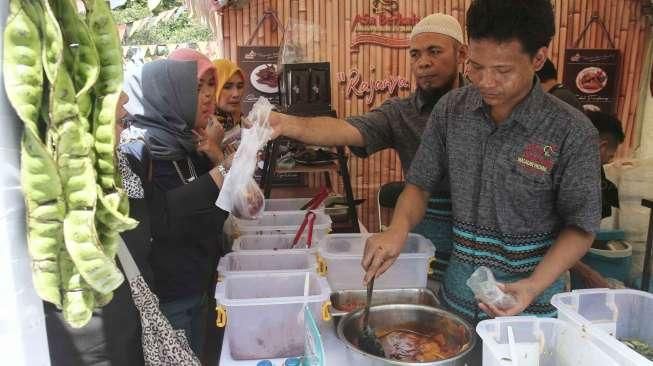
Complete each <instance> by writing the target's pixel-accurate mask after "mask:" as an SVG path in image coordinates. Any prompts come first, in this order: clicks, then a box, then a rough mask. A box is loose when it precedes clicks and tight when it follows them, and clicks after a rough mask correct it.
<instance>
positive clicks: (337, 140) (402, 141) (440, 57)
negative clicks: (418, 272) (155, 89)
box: [270, 13, 467, 278]
mask: <svg viewBox="0 0 653 366" xmlns="http://www.w3.org/2000/svg"><path fill="white" fill-rule="evenodd" d="M409 52H410V65H411V70H412V73H413V75H414V76H415V79H416V81H417V90H415V92H414V93H412V94H410V95H409V96H408V97H406V98H391V99H389V100H386V101H385V102H384V103H383V104H381V105H380V106H378V107H376V108H374V109H372V110H371V111H369V112H368V113H365V114H363V115H360V116H351V117H347V118H346V119H344V120H341V119H336V118H331V117H313V118H301V117H295V116H289V115H284V114H280V113H272V114H271V115H270V125H271V126H272V128H273V129H274V130H275V133H276V135H283V136H287V137H290V138H293V139H296V140H299V141H301V142H304V143H309V144H312V145H320V146H343V145H348V146H349V147H350V149H351V151H352V152H353V153H354V154H356V155H357V156H359V157H368V156H369V155H371V154H373V153H375V152H377V151H380V150H383V149H388V148H392V149H395V150H396V151H397V153H398V154H399V159H400V160H401V165H402V167H403V170H404V173H407V172H408V168H409V167H410V164H411V162H412V160H413V157H414V156H415V152H416V151H417V147H418V146H419V142H420V139H421V136H422V132H423V131H424V127H425V126H426V121H427V119H428V117H429V115H430V114H431V111H432V110H433V106H435V104H436V103H437V101H438V100H439V99H440V97H442V96H443V95H444V94H446V93H447V92H449V91H450V90H452V89H454V88H458V87H460V86H462V85H463V84H464V79H463V78H462V76H461V75H460V74H459V72H458V70H459V66H460V65H461V64H462V63H463V61H464V60H465V58H466V55H467V46H465V45H464V44H463V32H462V28H461V27H460V24H459V23H458V21H457V20H456V19H455V18H453V17H451V16H449V15H445V14H439V13H438V14H431V15H429V16H427V17H425V18H424V19H422V20H421V21H420V22H419V23H418V24H416V25H415V27H414V28H413V30H412V33H411V36H410V51H409ZM414 232H417V233H419V234H422V235H424V236H425V237H427V238H428V239H430V240H431V241H432V242H433V244H434V245H435V248H436V254H435V256H436V258H437V259H436V268H435V274H436V278H438V277H437V275H438V274H443V273H444V270H445V269H446V265H447V263H448V261H449V256H450V254H451V248H452V245H451V200H450V198H449V187H448V183H447V180H446V178H443V179H442V180H441V181H440V182H438V188H437V190H435V191H434V192H433V195H432V196H431V199H430V200H429V204H428V208H427V213H426V216H425V218H424V220H423V221H422V222H421V223H420V225H419V226H417V227H416V228H415V229H414Z"/></svg>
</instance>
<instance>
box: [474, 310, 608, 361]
mask: <svg viewBox="0 0 653 366" xmlns="http://www.w3.org/2000/svg"><path fill="white" fill-rule="evenodd" d="M508 327H511V328H512V332H513V335H514V346H513V350H514V356H513V353H512V352H511V346H510V342H509V337H508V333H509V331H508ZM476 332H477V333H478V335H479V336H480V337H481V339H482V340H483V366H511V365H519V366H533V365H539V366H598V365H600V366H618V365H619V364H618V363H617V362H616V361H615V360H614V359H612V358H611V357H610V355H609V353H608V352H607V350H602V349H601V348H600V347H598V346H597V345H596V344H593V343H592V342H590V340H589V339H588V338H587V336H586V335H584V334H583V333H582V332H581V331H580V329H578V328H577V327H574V326H573V325H571V324H568V323H566V322H563V321H561V320H558V319H551V318H537V317H533V316H518V317H503V318H496V319H491V320H483V321H482V322H480V323H478V325H477V326H476ZM513 357H516V358H517V362H511V361H510V360H512V359H513Z"/></svg>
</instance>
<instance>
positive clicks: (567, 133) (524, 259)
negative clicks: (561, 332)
mask: <svg viewBox="0 0 653 366" xmlns="http://www.w3.org/2000/svg"><path fill="white" fill-rule="evenodd" d="M516 15H518V16H516ZM467 33H468V37H469V43H470V57H469V69H468V70H469V71H468V75H469V79H470V81H471V82H472V85H469V86H465V87H462V88H459V89H456V90H453V91H451V92H450V93H449V94H447V95H446V96H444V97H443V98H442V99H441V100H440V101H439V102H438V104H437V105H436V106H435V108H434V109H433V113H432V114H431V117H430V118H429V122H428V125H427V127H426V129H425V130H424V135H423V136H422V143H421V145H420V147H419V150H418V151H417V154H416V155H415V159H414V161H413V164H412V166H411V169H410V173H409V174H408V177H407V181H408V184H407V186H406V188H405V189H404V191H403V192H402V194H401V196H400V198H399V202H398V204H397V208H396V209H395V213H394V216H393V218H392V223H391V224H390V228H389V229H388V230H387V231H385V232H383V233H380V234H376V235H374V236H372V237H371V238H369V239H368V241H367V244H366V248H365V256H364V258H363V267H364V269H365V270H366V272H367V273H366V276H365V280H366V281H369V280H370V279H372V278H373V277H377V276H379V275H381V274H383V272H385V270H386V269H387V268H389V267H390V266H391V265H392V263H393V262H394V261H395V259H396V258H397V257H398V256H399V253H400V252H401V249H402V246H403V243H404V242H405V239H406V237H407V235H408V232H409V231H410V230H411V229H412V227H414V226H415V225H416V224H417V223H418V222H420V221H421V219H422V217H423V215H424V212H425V209H426V203H427V201H428V197H429V196H430V194H431V191H432V190H433V189H434V188H435V187H436V182H438V181H439V180H440V179H441V178H442V177H443V176H444V175H445V173H447V174H448V176H449V181H450V184H451V200H452V207H453V233H454V234H453V235H454V249H453V252H452V255H451V260H450V262H449V267H448V268H447V272H446V274H445V277H444V284H443V288H442V291H441V293H442V298H443V300H444V305H446V306H448V307H449V308H450V309H452V310H453V311H455V312H457V313H459V314H461V315H462V316H464V317H466V318H468V319H469V320H472V321H477V320H480V319H481V318H482V317H487V316H512V315H517V314H521V313H525V314H532V315H540V316H554V315H555V309H554V308H553V307H552V306H551V303H550V300H551V297H552V296H553V295H554V294H556V293H559V292H562V291H564V286H563V280H562V275H563V274H564V273H565V272H566V271H567V270H568V269H569V268H571V267H572V266H573V265H574V264H575V263H576V262H578V260H579V259H580V258H581V257H582V256H583V255H585V253H586V252H587V250H588V249H589V247H590V245H591V244H592V240H593V239H594V233H595V232H596V231H597V230H598V227H599V221H600V213H601V210H600V174H599V170H600V161H599V151H598V133H597V132H596V129H595V128H594V127H593V126H592V125H591V123H590V122H589V121H588V120H587V117H586V116H585V115H584V114H583V113H581V112H580V111H578V110H576V109H574V108H572V107H570V106H569V105H567V104H566V103H564V102H562V101H560V100H558V99H557V98H555V97H553V96H551V95H550V94H547V93H545V92H544V91H543V90H542V87H541V86H540V83H539V80H538V78H537V77H535V71H536V70H538V69H539V68H540V67H541V66H542V64H543V63H544V61H545V60H546V54H547V48H548V45H549V43H550V42H551V38H552V37H553V35H554V33H555V22H554V16H553V9H552V5H551V2H550V1H549V0H528V1H523V0H474V1H472V3H471V5H470V7H469V10H468V11H467ZM480 266H486V267H488V268H490V269H491V270H492V272H493V273H494V275H495V276H496V278H497V280H498V281H499V282H501V283H503V284H504V285H502V289H503V290H504V291H505V292H507V293H508V294H510V295H512V296H513V297H514V299H515V302H514V304H512V305H509V306H507V307H505V308H499V307H498V306H496V305H495V304H484V303H479V302H478V300H476V298H475V296H474V294H473V293H472V291H471V290H470V289H469V287H468V286H466V284H465V281H466V280H467V279H468V278H469V277H470V275H471V274H472V273H473V272H474V271H475V270H476V269H477V268H478V267H480ZM478 310H482V311H483V312H485V313H486V314H483V313H481V312H479V311H478Z"/></svg>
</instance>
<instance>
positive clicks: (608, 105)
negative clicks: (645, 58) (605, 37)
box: [563, 48, 620, 114]
mask: <svg viewBox="0 0 653 366" xmlns="http://www.w3.org/2000/svg"><path fill="white" fill-rule="evenodd" d="M619 60H620V54H619V50H617V49H580V48H570V49H567V50H566V51H565V72H564V78H563V83H564V84H565V86H567V87H568V88H569V89H570V90H571V91H573V92H574V93H575V94H576V96H577V97H578V100H579V101H580V104H581V105H583V107H584V108H585V109H590V110H592V109H594V110H597V109H598V110H601V111H603V112H606V113H610V114H614V113H615V112H616V111H617V95H618V91H619V79H620V75H619Z"/></svg>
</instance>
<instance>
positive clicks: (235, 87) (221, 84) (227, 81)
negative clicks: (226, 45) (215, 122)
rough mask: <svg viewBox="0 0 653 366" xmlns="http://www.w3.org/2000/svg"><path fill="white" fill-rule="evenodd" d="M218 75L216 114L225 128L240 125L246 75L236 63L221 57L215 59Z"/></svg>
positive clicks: (228, 128) (214, 63)
mask: <svg viewBox="0 0 653 366" xmlns="http://www.w3.org/2000/svg"><path fill="white" fill-rule="evenodd" d="M213 65H214V66H215V70H216V75H217V78H218V80H217V87H216V89H215V95H216V99H215V100H216V111H215V113H216V115H217V116H218V118H219V119H220V122H221V123H222V126H223V127H224V129H225V130H230V129H232V128H233V127H236V126H239V125H240V120H241V109H240V103H241V101H242V98H243V92H244V87H245V77H244V75H243V72H242V71H241V70H240V68H238V65H236V64H235V63H233V62H231V61H229V60H226V59H219V60H215V61H213Z"/></svg>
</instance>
